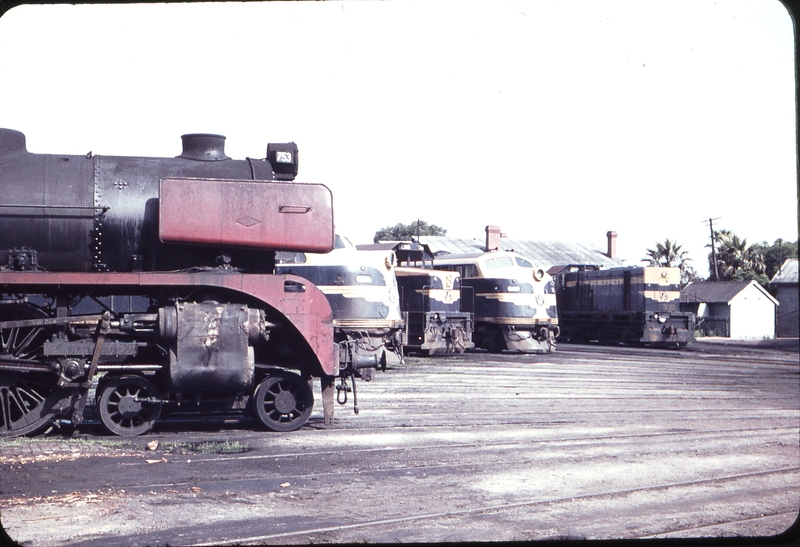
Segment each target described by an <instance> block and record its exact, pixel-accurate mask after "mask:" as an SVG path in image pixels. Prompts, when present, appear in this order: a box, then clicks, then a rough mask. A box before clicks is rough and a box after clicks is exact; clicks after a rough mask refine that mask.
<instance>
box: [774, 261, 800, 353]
mask: <svg viewBox="0 0 800 547" xmlns="http://www.w3.org/2000/svg"><path fill="white" fill-rule="evenodd" d="M769 286H770V290H771V291H772V292H773V294H774V295H775V298H777V299H778V302H780V306H779V307H778V325H777V334H778V338H791V337H796V336H800V314H798V309H800V304H799V303H798V292H799V291H798V286H800V284H798V268H797V259H796V258H788V259H786V261H785V262H784V263H783V264H782V265H781V268H780V270H778V273H776V274H775V276H774V277H773V278H772V281H770V283H769Z"/></svg>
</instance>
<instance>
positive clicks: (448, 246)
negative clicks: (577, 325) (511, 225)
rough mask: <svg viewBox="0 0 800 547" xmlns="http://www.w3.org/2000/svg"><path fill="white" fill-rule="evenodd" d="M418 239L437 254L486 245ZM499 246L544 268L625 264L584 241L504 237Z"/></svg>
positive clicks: (480, 249) (478, 241)
mask: <svg viewBox="0 0 800 547" xmlns="http://www.w3.org/2000/svg"><path fill="white" fill-rule="evenodd" d="M419 241H420V243H425V244H426V245H428V246H429V247H430V249H431V252H433V253H434V254H436V253H437V252H442V251H444V252H448V253H453V254H465V253H481V252H483V251H484V246H485V240H483V239H469V238H458V237H448V236H421V237H420V238H419ZM500 248H501V249H502V250H504V251H516V252H518V253H519V254H521V255H522V256H524V257H525V258H527V259H528V260H530V261H531V262H533V263H534V264H535V265H536V266H537V267H539V268H544V269H545V270H547V269H549V268H551V267H552V266H559V265H564V264H593V265H597V266H602V267H603V268H613V267H618V266H624V265H625V263H624V262H623V261H622V260H619V259H617V258H609V257H607V256H606V255H605V253H604V252H603V251H602V250H600V249H599V248H598V247H595V246H594V245H589V244H584V243H575V242H566V241H552V240H538V241H533V240H523V239H511V238H502V239H500Z"/></svg>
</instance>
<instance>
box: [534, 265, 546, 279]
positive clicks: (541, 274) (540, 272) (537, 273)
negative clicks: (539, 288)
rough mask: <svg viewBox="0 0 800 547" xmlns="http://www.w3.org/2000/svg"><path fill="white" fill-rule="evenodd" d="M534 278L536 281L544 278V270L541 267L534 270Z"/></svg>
mask: <svg viewBox="0 0 800 547" xmlns="http://www.w3.org/2000/svg"><path fill="white" fill-rule="evenodd" d="M533 278H534V279H535V280H536V281H541V280H542V279H543V278H544V270H543V269H541V268H539V269H538V270H533Z"/></svg>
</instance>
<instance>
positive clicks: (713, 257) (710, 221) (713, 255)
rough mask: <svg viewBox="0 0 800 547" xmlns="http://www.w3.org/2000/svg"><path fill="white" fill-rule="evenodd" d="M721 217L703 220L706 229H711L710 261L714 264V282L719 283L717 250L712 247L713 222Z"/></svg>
mask: <svg viewBox="0 0 800 547" xmlns="http://www.w3.org/2000/svg"><path fill="white" fill-rule="evenodd" d="M720 218H721V217H717V218H709V219H708V220H704V221H703V223H705V222H708V227H709V228H710V229H711V260H712V264H714V281H719V268H718V267H717V249H716V247H715V246H714V221H715V220H719V219H720Z"/></svg>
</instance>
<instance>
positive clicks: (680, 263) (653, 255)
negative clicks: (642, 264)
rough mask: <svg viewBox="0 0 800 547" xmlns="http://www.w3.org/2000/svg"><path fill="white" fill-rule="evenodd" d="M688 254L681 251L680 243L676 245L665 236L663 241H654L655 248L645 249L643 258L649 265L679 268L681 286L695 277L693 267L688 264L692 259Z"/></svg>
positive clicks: (675, 242)
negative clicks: (645, 252) (645, 254)
mask: <svg viewBox="0 0 800 547" xmlns="http://www.w3.org/2000/svg"><path fill="white" fill-rule="evenodd" d="M688 254H689V252H688V251H681V245H678V242H677V241H674V242H673V241H670V240H669V238H667V240H666V241H665V242H664V243H661V242H656V248H655V249H647V256H646V257H645V258H644V259H643V260H647V261H648V265H650V266H661V267H662V268H679V269H680V271H681V286H685V285H686V284H688V283H689V282H690V281H693V280H694V279H695V278H696V277H697V274H696V273H695V271H694V269H693V268H692V267H691V266H690V265H689V264H688V262H689V261H691V260H692V259H691V258H689V257H688V256H687V255H688Z"/></svg>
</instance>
